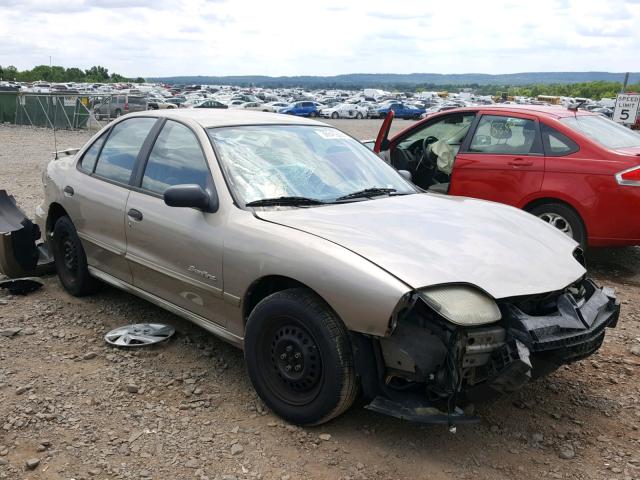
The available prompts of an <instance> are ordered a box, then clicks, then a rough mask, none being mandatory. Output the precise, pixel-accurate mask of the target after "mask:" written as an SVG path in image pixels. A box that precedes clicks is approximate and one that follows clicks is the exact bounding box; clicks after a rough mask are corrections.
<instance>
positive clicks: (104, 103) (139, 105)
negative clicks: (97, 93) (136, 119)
mask: <svg viewBox="0 0 640 480" xmlns="http://www.w3.org/2000/svg"><path fill="white" fill-rule="evenodd" d="M147 109H148V102H147V97H146V96H145V95H129V94H124V95H113V96H110V97H104V98H102V99H100V100H99V102H98V103H96V104H95V105H94V107H93V115H94V116H95V117H96V119H97V120H100V119H102V118H118V117H120V116H122V115H125V114H127V113H134V112H144V111H145V110H147Z"/></svg>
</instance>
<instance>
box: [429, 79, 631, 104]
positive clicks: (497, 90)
mask: <svg viewBox="0 0 640 480" xmlns="http://www.w3.org/2000/svg"><path fill="white" fill-rule="evenodd" d="M466 88H468V89H470V90H471V91H472V92H473V93H475V94H477V95H500V94H501V93H506V94H507V95H508V96H515V97H534V98H535V97H537V96H538V95H551V96H558V97H584V98H591V99H594V100H600V99H601V98H615V96H616V95H617V94H618V93H620V91H621V90H622V83H620V82H605V81H594V82H581V83H549V84H547V83H536V84H532V85H518V86H513V85H478V84H470V85H433V84H429V85H419V86H418V87H417V91H434V90H435V91H442V90H446V91H459V90H461V89H466ZM625 91H627V92H640V83H636V84H633V85H627V88H626V90H625Z"/></svg>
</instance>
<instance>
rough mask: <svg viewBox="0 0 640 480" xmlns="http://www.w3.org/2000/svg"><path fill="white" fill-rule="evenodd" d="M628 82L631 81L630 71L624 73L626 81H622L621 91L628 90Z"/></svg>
mask: <svg viewBox="0 0 640 480" xmlns="http://www.w3.org/2000/svg"><path fill="white" fill-rule="evenodd" d="M628 83H629V72H627V73H625V74H624V82H623V83H622V90H620V93H624V92H626V91H627V84H628Z"/></svg>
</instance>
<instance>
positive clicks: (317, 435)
mask: <svg viewBox="0 0 640 480" xmlns="http://www.w3.org/2000/svg"><path fill="white" fill-rule="evenodd" d="M327 123H331V124H333V125H336V126H338V127H339V128H342V129H344V130H345V131H346V132H347V133H350V134H352V135H353V136H355V137H356V138H361V139H363V138H373V137H375V135H376V133H377V131H378V128H379V125H380V121H377V120H353V121H349V120H331V121H327ZM409 124H410V122H406V121H396V122H394V125H393V128H394V129H395V131H398V130H399V129H401V128H404V127H406V126H408V125H409ZM89 136H90V135H89V134H88V133H86V132H64V131H61V132H58V149H59V150H62V149H65V148H70V147H79V146H81V145H82V144H84V142H85V141H86V140H87V139H88V138H89ZM53 150H54V147H53V136H52V132H51V131H50V130H44V129H31V128H24V127H14V126H0V188H6V189H7V190H8V191H9V192H10V193H12V194H13V195H15V197H16V198H17V200H18V203H19V204H20V206H21V207H22V208H23V210H24V211H25V212H26V213H27V214H29V215H31V214H32V212H33V210H34V208H35V206H36V205H37V204H38V203H39V201H40V199H41V197H42V186H41V180H40V179H41V174H42V170H43V168H44V166H45V165H46V162H47V161H48V159H49V158H51V156H52V154H51V152H52V151H53ZM588 261H589V263H590V273H591V275H592V276H594V277H595V279H596V280H597V281H598V283H600V284H605V285H609V286H612V287H615V288H616V291H617V293H618V295H619V297H620V299H621V300H622V302H623V306H622V315H621V318H620V322H619V325H618V328H617V329H615V330H609V331H608V334H607V338H606V339H605V344H604V347H603V348H602V350H600V351H599V352H598V353H597V354H595V355H594V356H592V357H590V358H588V359H587V360H584V361H582V362H579V363H577V364H574V365H569V366H567V367H563V368H561V369H560V370H559V371H558V372H556V373H554V374H552V375H551V376H549V377H547V378H545V379H542V380H541V381H539V382H536V383H533V384H531V385H529V386H527V387H526V388H525V389H524V390H523V391H521V392H520V393H518V394H514V395H510V396H506V397H503V398H501V399H500V400H499V401H497V402H495V403H491V404H485V405H477V406H476V413H477V414H478V415H479V416H480V417H481V418H482V422H481V423H480V424H478V425H473V426H461V427H458V433H457V434H456V435H451V434H449V433H448V432H447V430H446V428H445V427H443V426H421V425H416V424H410V423H406V422H401V421H399V420H395V419H392V418H387V417H382V416H380V415H377V414H374V413H371V412H368V411H366V410H364V409H362V408H359V407H358V406H356V407H354V408H353V409H352V410H350V411H349V412H347V413H346V414H345V415H343V416H342V417H339V418H338V419H336V420H334V421H332V422H331V423H329V424H327V425H324V426H322V427H318V428H304V429H303V428H298V427H294V426H291V425H287V424H285V423H284V422H283V421H282V420H280V419H279V418H277V417H276V416H274V415H273V414H271V413H270V412H269V411H267V410H266V409H265V407H264V406H263V405H262V403H261V402H260V401H259V400H258V399H257V396H256V394H255V392H254V391H253V389H252V387H251V385H250V383H249V380H248V378H247V375H246V373H245V370H244V365H243V358H242V353H241V352H240V351H238V350H236V349H234V348H233V347H230V346H228V345H226V344H225V343H224V342H222V341H220V340H218V339H216V338H215V337H213V336H212V335H211V334H209V333H207V332H205V331H204V330H202V329H200V328H198V327H196V326H194V325H191V324H189V323H188V322H187V321H185V320H182V319H180V318H178V317H176V316H174V315H172V314H169V313H167V312H165V311H163V310H161V309H159V308H156V307H154V306H153V305H151V304H149V303H147V302H145V301H143V300H140V299H137V298H135V297H132V296H130V295H128V294H125V293H123V292H120V291H117V290H115V289H112V288H108V287H105V288H103V289H102V291H101V292H100V293H98V294H97V295H95V296H93V297H89V298H86V299H77V298H74V297H71V296H69V295H68V294H66V293H65V292H63V290H62V288H61V287H60V286H59V284H58V282H57V279H56V278H55V277H53V276H50V277H47V278H45V287H44V289H42V290H41V291H39V292H36V293H33V294H31V295H29V296H27V297H10V296H7V295H6V294H5V293H4V291H1V290H0V331H3V330H6V329H9V328H11V327H18V328H21V330H20V331H19V332H18V333H17V334H16V335H14V336H3V335H0V479H2V478H6V479H17V478H38V479H71V478H75V479H81V478H109V479H111V478H121V479H129V478H154V479H174V478H175V479H182V478H184V479H193V478H209V479H211V480H213V479H216V478H217V479H223V478H228V479H231V478H236V479H251V478H263V479H272V478H273V479H289V480H296V479H307V478H321V479H338V478H344V479H346V478H350V479H365V478H366V479H396V478H408V479H427V478H429V479H450V478H455V479H458V478H460V479H462V478H470V479H471V478H473V479H511V478H518V479H527V478H535V479H540V478H560V479H563V478H566V479H603V478H606V479H620V480H623V479H625V480H626V479H640V391H639V387H638V385H639V383H640V307H639V306H638V301H639V300H640V252H639V249H637V248H625V249H607V250H601V251H591V252H589V255H588ZM425 268H428V266H425ZM145 321H158V322H165V323H169V324H171V325H174V326H175V327H176V329H177V330H178V332H179V334H178V335H177V338H175V339H173V340H172V341H170V342H169V343H167V344H165V345H160V346H157V347H155V348H150V349H143V350H139V351H131V350H116V349H113V348H110V347H108V346H107V345H106V344H104V342H103V341H102V337H103V336H104V334H105V333H106V332H107V331H109V330H111V329H112V328H115V327H117V326H120V325H123V324H126V323H138V322H145ZM6 333H7V335H9V332H6ZM633 351H635V352H637V354H634V353H632V352H633ZM30 459H38V460H39V463H38V464H37V465H36V466H35V467H34V469H33V470H26V469H25V462H27V461H28V460H30ZM35 463H36V462H34V464H35Z"/></svg>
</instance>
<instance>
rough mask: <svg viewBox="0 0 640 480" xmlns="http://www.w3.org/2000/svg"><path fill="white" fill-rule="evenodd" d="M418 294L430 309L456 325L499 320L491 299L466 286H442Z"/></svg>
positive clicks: (498, 310)
mask: <svg viewBox="0 0 640 480" xmlns="http://www.w3.org/2000/svg"><path fill="white" fill-rule="evenodd" d="M420 293H421V295H422V297H423V299H424V300H425V302H427V304H428V305H429V306H430V307H431V308H433V309H434V310H435V311H436V312H438V313H439V314H440V315H442V316H443V317H444V318H446V319H447V320H449V321H450V322H452V323H455V324H456V325H465V326H471V325H484V324H487V323H493V322H497V321H498V320H500V318H501V315H500V309H499V308H498V305H496V302H495V301H494V300H493V299H492V298H490V297H489V296H487V295H486V294H484V293H482V292H481V291H479V290H477V289H475V288H472V287H469V286H466V285H443V286H440V287H433V288H426V289H424V290H421V291H420Z"/></svg>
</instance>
